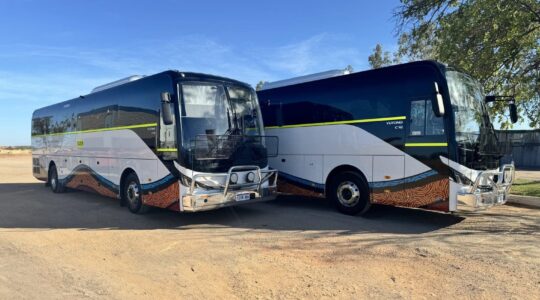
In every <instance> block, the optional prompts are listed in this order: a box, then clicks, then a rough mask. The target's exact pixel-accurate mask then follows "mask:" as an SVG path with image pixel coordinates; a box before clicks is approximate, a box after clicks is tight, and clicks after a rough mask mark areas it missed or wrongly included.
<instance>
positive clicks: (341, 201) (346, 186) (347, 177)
mask: <svg viewBox="0 0 540 300" xmlns="http://www.w3.org/2000/svg"><path fill="white" fill-rule="evenodd" d="M328 192H329V198H330V199H331V200H332V201H333V202H334V204H335V205H336V207H337V209H338V210H339V211H340V212H342V213H344V214H347V215H356V214H364V213H365V212H367V211H368V210H369V208H370V207H371V203H370V202H369V187H368V184H367V182H366V180H365V179H364V178H363V177H362V176H361V175H360V174H358V173H356V172H343V173H340V174H338V175H337V176H336V177H335V178H334V179H333V180H332V182H331V184H330V189H329V191H328Z"/></svg>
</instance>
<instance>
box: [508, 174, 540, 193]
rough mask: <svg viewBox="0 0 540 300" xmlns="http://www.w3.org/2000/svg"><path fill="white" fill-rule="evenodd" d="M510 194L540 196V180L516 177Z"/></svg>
mask: <svg viewBox="0 0 540 300" xmlns="http://www.w3.org/2000/svg"><path fill="white" fill-rule="evenodd" d="M510 194H514V195H522V196H534V197H540V180H531V179H520V178H516V180H515V181H514V184H512V189H511V190H510Z"/></svg>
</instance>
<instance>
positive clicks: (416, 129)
mask: <svg viewBox="0 0 540 300" xmlns="http://www.w3.org/2000/svg"><path fill="white" fill-rule="evenodd" d="M441 134H444V124H443V120H442V118H437V117H436V116H435V114H434V113H433V107H432V103H431V100H414V101H411V110H410V120H409V135H411V136H419V135H441Z"/></svg>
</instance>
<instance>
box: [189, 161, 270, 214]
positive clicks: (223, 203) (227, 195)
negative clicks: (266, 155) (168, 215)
mask: <svg viewBox="0 0 540 300" xmlns="http://www.w3.org/2000/svg"><path fill="white" fill-rule="evenodd" d="M238 170H241V171H238ZM238 172H241V173H247V172H256V174H257V180H255V181H254V182H250V183H245V182H244V183H238V184H232V183H230V177H231V174H233V173H237V174H238ZM199 178H201V179H202V178H205V179H206V180H208V179H209V178H211V179H214V180H216V179H219V180H217V182H221V183H222V184H220V185H219V186H218V187H216V188H212V189H208V188H207V189H203V188H200V187H197V183H198V179H199ZM223 179H224V180H223ZM276 196H277V170H261V169H260V168H259V167H256V166H241V167H233V168H231V169H230V170H229V172H227V173H220V174H197V175H196V176H194V177H193V179H192V184H191V188H190V191H189V193H188V194H187V195H185V196H183V197H182V198H181V203H180V204H181V205H180V207H181V210H182V211H185V212H198V211H206V210H213V209H218V208H222V207H227V206H234V205H242V204H248V203H256V202H262V201H269V200H274V199H275V198H276Z"/></svg>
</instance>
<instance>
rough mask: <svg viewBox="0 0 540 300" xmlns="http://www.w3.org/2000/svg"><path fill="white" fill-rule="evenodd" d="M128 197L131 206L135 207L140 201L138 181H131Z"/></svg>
mask: <svg viewBox="0 0 540 300" xmlns="http://www.w3.org/2000/svg"><path fill="white" fill-rule="evenodd" d="M126 198H127V200H128V202H129V205H130V206H131V207H135V206H136V205H137V203H138V201H139V185H138V184H137V183H136V182H130V183H129V185H128V187H127V191H126Z"/></svg>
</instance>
